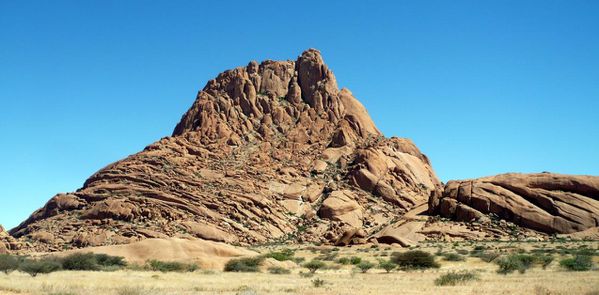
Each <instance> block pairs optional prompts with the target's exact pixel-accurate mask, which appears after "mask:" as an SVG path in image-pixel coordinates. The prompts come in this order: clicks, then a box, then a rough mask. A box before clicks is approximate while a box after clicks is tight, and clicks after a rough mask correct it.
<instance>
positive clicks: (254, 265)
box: [225, 257, 264, 272]
mask: <svg viewBox="0 0 599 295" xmlns="http://www.w3.org/2000/svg"><path fill="white" fill-rule="evenodd" d="M263 261H264V257H247V258H239V259H231V260H229V262H227V264H225V271H230V272H259V271H260V269H259V268H260V265H262V262H263Z"/></svg>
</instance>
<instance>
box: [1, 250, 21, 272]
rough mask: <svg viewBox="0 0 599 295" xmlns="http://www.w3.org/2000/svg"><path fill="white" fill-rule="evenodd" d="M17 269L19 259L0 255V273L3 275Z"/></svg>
mask: <svg viewBox="0 0 599 295" xmlns="http://www.w3.org/2000/svg"><path fill="white" fill-rule="evenodd" d="M18 268H19V259H18V258H17V257H15V256H12V255H9V254H0V271H2V272H4V273H5V274H9V273H10V272H12V271H14V270H16V269H18Z"/></svg>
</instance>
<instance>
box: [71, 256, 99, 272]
mask: <svg viewBox="0 0 599 295" xmlns="http://www.w3.org/2000/svg"><path fill="white" fill-rule="evenodd" d="M62 267H63V268H64V269H66V270H98V269H100V266H99V265H98V261H97V260H96V257H95V256H94V254H93V253H75V254H71V255H69V256H66V257H65V258H63V260H62Z"/></svg>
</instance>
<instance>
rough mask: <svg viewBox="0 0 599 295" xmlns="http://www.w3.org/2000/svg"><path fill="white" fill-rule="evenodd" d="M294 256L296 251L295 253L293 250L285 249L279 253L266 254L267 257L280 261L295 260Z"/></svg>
mask: <svg viewBox="0 0 599 295" xmlns="http://www.w3.org/2000/svg"><path fill="white" fill-rule="evenodd" d="M294 255H295V251H293V250H291V249H283V250H281V251H278V252H270V253H268V254H266V255H265V257H267V258H273V259H275V260H278V261H286V260H293V259H294V257H293V256H294Z"/></svg>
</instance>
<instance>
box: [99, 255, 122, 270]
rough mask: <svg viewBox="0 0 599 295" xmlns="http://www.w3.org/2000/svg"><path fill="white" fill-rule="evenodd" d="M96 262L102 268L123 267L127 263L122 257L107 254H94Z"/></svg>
mask: <svg viewBox="0 0 599 295" xmlns="http://www.w3.org/2000/svg"><path fill="white" fill-rule="evenodd" d="M95 256H96V261H97V262H98V264H99V265H100V266H103V267H119V268H121V267H125V266H127V262H126V261H125V258H124V257H121V256H112V255H107V254H95Z"/></svg>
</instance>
